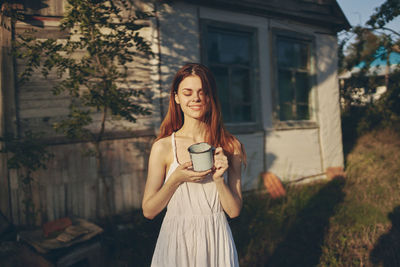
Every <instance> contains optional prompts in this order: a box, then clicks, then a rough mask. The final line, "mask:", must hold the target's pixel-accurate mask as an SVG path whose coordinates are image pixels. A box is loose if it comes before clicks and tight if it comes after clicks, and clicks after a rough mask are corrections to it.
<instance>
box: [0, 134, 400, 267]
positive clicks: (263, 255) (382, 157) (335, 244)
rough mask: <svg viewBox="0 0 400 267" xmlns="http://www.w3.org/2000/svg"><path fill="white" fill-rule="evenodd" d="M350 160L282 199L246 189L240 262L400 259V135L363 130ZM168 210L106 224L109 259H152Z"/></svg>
mask: <svg viewBox="0 0 400 267" xmlns="http://www.w3.org/2000/svg"><path fill="white" fill-rule="evenodd" d="M346 163H347V165H346V174H347V176H346V178H345V179H334V180H331V181H320V182H314V183H310V184H303V185H298V186H291V187H287V188H286V189H287V195H286V196H285V197H283V198H280V199H271V198H270V197H269V196H268V195H266V194H264V193H247V194H245V195H244V203H243V209H242V213H241V215H240V216H239V217H238V218H236V219H233V220H230V225H231V228H232V233H233V236H234V239H235V243H236V246H237V250H238V254H239V261H240V266H242V267H246V266H248V267H250V266H251V267H253V266H346V267H347V266H384V267H386V266H400V194H399V192H400V164H399V163H400V135H399V134H398V133H396V132H394V131H390V130H381V131H377V132H374V133H369V134H366V135H364V136H362V137H361V138H359V139H358V140H357V142H356V143H355V144H353V145H352V148H351V150H349V153H348V154H347V157H346ZM163 216H164V213H162V214H160V215H159V216H157V217H156V219H155V220H153V221H149V220H147V219H145V218H144V217H143V216H142V214H141V212H140V211H134V212H132V213H130V214H126V215H124V216H118V217H115V218H114V220H113V224H112V225H110V226H106V225H102V226H103V227H104V228H105V233H104V234H103V236H102V241H103V245H104V251H105V254H104V255H105V256H106V257H105V258H106V259H107V262H106V266H149V265H150V261H151V257H152V254H153V251H154V246H155V243H156V240H157V236H158V233H159V229H160V225H161V222H162V219H163ZM4 255H6V254H4V253H3V254H2V253H0V265H2V264H1V258H3V259H6V260H8V261H10V258H9V257H8V258H7V257H5V256H4ZM8 255H9V253H8ZM10 262H11V261H10ZM2 266H3V265H2Z"/></svg>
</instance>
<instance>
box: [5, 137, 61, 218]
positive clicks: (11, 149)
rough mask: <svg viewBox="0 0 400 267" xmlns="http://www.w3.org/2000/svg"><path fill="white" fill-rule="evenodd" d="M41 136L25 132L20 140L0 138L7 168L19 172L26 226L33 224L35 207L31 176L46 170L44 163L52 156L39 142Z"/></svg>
mask: <svg viewBox="0 0 400 267" xmlns="http://www.w3.org/2000/svg"><path fill="white" fill-rule="evenodd" d="M41 137H42V134H39V133H33V132H31V131H27V132H25V134H24V135H23V136H22V137H21V138H16V137H13V136H6V137H0V141H2V142H4V144H5V146H4V148H3V149H2V150H0V152H2V153H8V155H9V158H8V160H7V168H8V169H15V170H19V174H20V177H19V182H20V186H21V188H22V191H23V192H24V200H23V204H24V208H25V216H26V222H27V224H32V225H33V224H35V218H36V213H37V212H36V207H35V205H34V203H33V196H32V182H33V181H34V179H33V176H32V174H33V173H34V172H35V171H37V170H39V169H46V162H47V161H49V160H50V159H51V158H52V157H53V155H52V154H51V153H49V152H48V151H47V149H46V145H45V144H44V143H43V142H42V141H41Z"/></svg>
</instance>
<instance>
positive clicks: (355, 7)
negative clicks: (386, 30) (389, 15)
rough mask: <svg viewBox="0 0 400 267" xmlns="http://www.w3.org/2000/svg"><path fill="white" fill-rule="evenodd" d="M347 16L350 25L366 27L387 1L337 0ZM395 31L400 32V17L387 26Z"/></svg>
mask: <svg viewBox="0 0 400 267" xmlns="http://www.w3.org/2000/svg"><path fill="white" fill-rule="evenodd" d="M336 1H337V2H338V3H339V5H340V7H341V8H342V10H343V13H344V14H345V15H346V17H347V19H348V21H349V22H350V24H351V25H352V26H353V25H360V24H361V25H364V24H365V22H366V21H367V20H368V19H369V17H370V16H371V15H372V14H373V13H374V10H375V8H376V7H379V6H380V5H382V4H383V3H384V2H385V0H336ZM387 26H388V27H390V28H393V29H394V30H396V29H397V30H400V17H397V18H396V19H394V20H393V21H392V22H391V23H389V24H388V25H387Z"/></svg>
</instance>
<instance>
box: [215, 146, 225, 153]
mask: <svg viewBox="0 0 400 267" xmlns="http://www.w3.org/2000/svg"><path fill="white" fill-rule="evenodd" d="M221 153H223V150H222V147H217V148H216V149H215V154H216V155H218V154H221Z"/></svg>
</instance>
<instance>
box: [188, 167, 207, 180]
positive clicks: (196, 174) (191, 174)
mask: <svg viewBox="0 0 400 267" xmlns="http://www.w3.org/2000/svg"><path fill="white" fill-rule="evenodd" d="M211 171H212V170H211V169H210V170H207V171H202V172H196V171H191V170H188V171H187V172H188V176H190V177H201V178H203V177H204V176H206V175H208V174H209V173H211Z"/></svg>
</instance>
